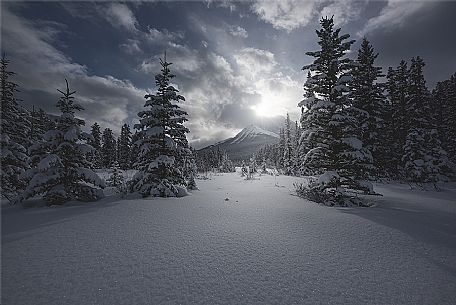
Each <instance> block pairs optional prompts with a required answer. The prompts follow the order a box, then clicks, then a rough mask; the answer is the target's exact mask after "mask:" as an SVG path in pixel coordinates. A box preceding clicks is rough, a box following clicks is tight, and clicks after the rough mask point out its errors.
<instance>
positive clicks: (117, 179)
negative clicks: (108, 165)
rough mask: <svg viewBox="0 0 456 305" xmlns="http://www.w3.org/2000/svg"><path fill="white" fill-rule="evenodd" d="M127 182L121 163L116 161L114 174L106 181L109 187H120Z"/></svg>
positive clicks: (113, 169)
mask: <svg viewBox="0 0 456 305" xmlns="http://www.w3.org/2000/svg"><path fill="white" fill-rule="evenodd" d="M124 182H125V179H124V176H123V174H122V171H121V170H120V167H119V163H118V162H117V161H115V162H114V163H113V164H112V173H111V175H110V176H109V178H108V179H107V180H106V184H107V185H108V186H114V187H117V188H118V187H120V186H121V185H122V184H123V183H124Z"/></svg>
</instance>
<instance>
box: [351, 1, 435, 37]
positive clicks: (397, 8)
mask: <svg viewBox="0 0 456 305" xmlns="http://www.w3.org/2000/svg"><path fill="white" fill-rule="evenodd" d="M430 4H432V2H431V1H413V0H411V1H404V0H389V1H388V2H387V4H386V6H385V7H384V8H383V9H382V10H381V11H380V13H379V15H378V16H375V17H373V18H371V19H369V20H368V21H367V23H366V25H365V27H364V28H363V29H362V30H361V31H359V32H358V36H363V35H365V34H366V33H368V32H372V31H374V30H378V29H389V28H394V27H397V26H401V25H402V24H403V23H404V22H405V21H406V20H407V19H408V18H409V17H411V16H413V15H414V14H415V13H417V12H418V11H419V10H421V9H422V8H424V7H425V6H427V5H430Z"/></svg>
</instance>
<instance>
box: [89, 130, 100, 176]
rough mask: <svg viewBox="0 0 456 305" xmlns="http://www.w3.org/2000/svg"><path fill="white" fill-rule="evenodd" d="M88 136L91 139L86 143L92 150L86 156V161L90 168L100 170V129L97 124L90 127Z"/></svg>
mask: <svg viewBox="0 0 456 305" xmlns="http://www.w3.org/2000/svg"><path fill="white" fill-rule="evenodd" d="M90 135H91V138H90V139H89V140H88V142H87V143H88V144H89V145H90V146H92V148H93V149H92V151H91V152H89V153H88V154H87V159H88V161H90V163H91V168H96V169H100V168H102V167H103V166H102V163H101V128H100V125H98V123H97V122H95V123H94V124H93V125H92V126H91V130H90Z"/></svg>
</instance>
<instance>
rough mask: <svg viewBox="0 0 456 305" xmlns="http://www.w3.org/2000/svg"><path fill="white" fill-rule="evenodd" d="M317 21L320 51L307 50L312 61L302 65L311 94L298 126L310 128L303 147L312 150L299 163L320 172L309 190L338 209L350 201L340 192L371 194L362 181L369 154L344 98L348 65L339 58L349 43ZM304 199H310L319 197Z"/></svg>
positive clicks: (330, 25)
mask: <svg viewBox="0 0 456 305" xmlns="http://www.w3.org/2000/svg"><path fill="white" fill-rule="evenodd" d="M320 23H321V29H320V30H317V31H316V32H317V36H318V37H319V39H320V40H319V42H318V44H319V45H320V47H321V50H319V51H315V52H307V53H306V54H307V55H309V56H312V57H314V58H315V60H314V62H313V63H312V64H310V65H308V66H304V67H303V70H307V69H308V70H310V72H311V76H310V80H309V81H308V82H307V83H311V84H312V91H313V92H314V93H315V94H314V95H313V96H311V97H310V98H307V94H306V95H305V97H306V99H304V100H303V101H302V102H300V103H299V106H301V107H305V108H306V109H307V114H306V121H305V124H304V125H305V126H306V127H307V128H310V130H309V131H308V134H309V136H307V138H306V139H305V141H306V142H309V143H307V144H305V145H307V146H308V147H313V148H312V149H310V150H309V151H308V152H307V154H306V155H305V156H304V160H303V163H304V165H305V166H306V167H308V168H310V169H311V170H313V171H314V172H316V173H320V174H322V175H321V176H320V178H319V179H318V180H317V181H316V182H315V183H313V184H312V185H311V188H312V190H313V191H315V192H316V193H319V194H324V196H323V197H325V199H324V200H323V202H324V203H326V204H331V205H333V204H342V205H343V204H348V202H349V201H350V202H352V203H355V201H354V200H352V199H351V198H349V195H348V194H347V193H345V192H344V191H343V189H344V188H349V189H354V190H362V191H364V192H366V193H370V192H371V191H372V187H371V185H370V184H369V183H367V182H365V181H364V180H365V179H366V177H367V174H368V172H369V171H370V163H371V162H372V155H371V153H370V152H369V150H367V149H365V148H364V147H363V143H362V141H361V140H359V139H358V138H357V127H358V121H357V119H356V114H357V109H356V108H355V107H354V106H353V105H352V102H351V100H350V99H349V92H350V89H349V87H348V85H349V83H350V82H351V80H352V77H351V70H352V67H353V62H352V61H351V60H350V59H348V58H347V57H345V54H346V52H347V51H348V50H349V49H350V46H351V44H353V42H354V41H353V40H351V41H350V40H349V41H347V39H348V38H349V37H350V35H348V34H346V35H340V28H339V29H334V21H333V19H332V18H322V19H321V21H320ZM304 195H305V194H304ZM310 197H311V198H312V199H313V200H316V201H320V199H319V198H321V197H319V196H310Z"/></svg>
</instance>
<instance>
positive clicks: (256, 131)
mask: <svg viewBox="0 0 456 305" xmlns="http://www.w3.org/2000/svg"><path fill="white" fill-rule="evenodd" d="M278 141H279V136H278V135H277V134H276V133H274V132H272V131H268V130H265V129H262V128H260V127H258V126H256V125H249V126H247V127H245V128H244V129H242V130H241V131H240V132H239V133H238V134H237V135H236V136H234V137H233V138H229V139H226V140H223V141H221V142H218V143H216V144H214V145H210V146H208V147H205V148H203V149H201V150H207V149H217V148H220V149H222V150H225V151H226V152H227V153H228V155H229V156H230V158H231V159H232V160H239V159H245V158H248V157H250V156H251V155H252V154H254V153H255V152H256V151H257V150H258V149H259V148H260V147H262V146H264V145H266V144H273V143H277V142H278Z"/></svg>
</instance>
